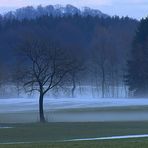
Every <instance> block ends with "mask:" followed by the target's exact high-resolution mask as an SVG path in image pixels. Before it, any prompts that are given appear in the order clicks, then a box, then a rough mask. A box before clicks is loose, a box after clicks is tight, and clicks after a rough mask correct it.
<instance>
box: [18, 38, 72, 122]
mask: <svg viewBox="0 0 148 148" xmlns="http://www.w3.org/2000/svg"><path fill="white" fill-rule="evenodd" d="M19 50H20V54H19V55H21V56H22V57H23V60H24V61H25V63H23V66H22V69H23V73H25V75H24V78H23V83H24V87H25V88H26V91H27V92H32V91H38V92H39V113H40V122H45V117H44V109H43V101H44V96H45V94H47V92H48V91H49V90H51V89H52V88H54V87H56V86H58V85H59V84H60V82H61V81H62V80H63V78H64V77H65V76H66V74H67V73H69V72H70V71H71V70H72V69H74V68H75V67H74V65H75V64H74V61H72V60H71V59H70V58H68V57H69V56H67V54H66V53H65V52H66V50H65V51H64V50H61V49H60V48H57V47H56V46H55V44H51V43H49V42H48V41H45V40H44V41H43V40H31V41H27V42H25V44H23V46H22V48H20V49H19ZM24 58H25V59H24Z"/></svg>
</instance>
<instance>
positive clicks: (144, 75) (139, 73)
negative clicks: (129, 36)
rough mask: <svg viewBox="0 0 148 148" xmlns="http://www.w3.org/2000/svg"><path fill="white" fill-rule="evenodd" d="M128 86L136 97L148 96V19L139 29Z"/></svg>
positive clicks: (130, 62)
mask: <svg viewBox="0 0 148 148" xmlns="http://www.w3.org/2000/svg"><path fill="white" fill-rule="evenodd" d="M126 84H127V85H128V86H129V90H130V91H131V92H132V93H133V94H134V96H135V97H147V96H148V18H146V19H143V20H141V22H140V25H139V27H138V29H137V32H136V36H135V39H134V41H133V49H132V53H131V59H130V60H129V61H128V74H127V75H126Z"/></svg>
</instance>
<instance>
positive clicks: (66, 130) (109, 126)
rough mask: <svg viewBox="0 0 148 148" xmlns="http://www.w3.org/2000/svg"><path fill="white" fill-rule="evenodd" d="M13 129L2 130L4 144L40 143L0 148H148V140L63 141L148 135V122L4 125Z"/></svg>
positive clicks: (0, 138)
mask: <svg viewBox="0 0 148 148" xmlns="http://www.w3.org/2000/svg"><path fill="white" fill-rule="evenodd" d="M1 126H8V127H13V128H10V129H9V128H8V129H0V143H9V142H10V143H11V142H12V143H13V142H33V143H36V144H22V145H20V144H18V145H0V148H5V147H6V148H9V147H12V148H15V147H16V148H19V147H22V148H26V147H27V148H38V147H44V148H46V147H47V148H48V147H49V148H50V147H52V148H58V147H61V148H68V147H70V148H73V147H78V148H81V147H82V148H83V147H84V148H87V147H89V148H91V147H92V148H95V147H101V148H106V147H109V148H112V147H113V148H114V147H117V148H127V147H129V148H140V147H142V148H145V147H148V138H139V139H127V140H125V139H124V140H108V141H89V142H61V143H59V142H58V141H62V140H69V139H78V138H95V137H108V136H121V135H134V134H148V122H107V123H106V122H101V123H99V122H98V123H91V122H90V123H46V124H39V123H38V124H37V123H36V124H2V125H1Z"/></svg>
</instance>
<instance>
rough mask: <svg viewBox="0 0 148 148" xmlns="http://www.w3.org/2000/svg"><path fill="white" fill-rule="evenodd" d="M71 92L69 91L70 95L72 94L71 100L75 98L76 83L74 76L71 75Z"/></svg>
mask: <svg viewBox="0 0 148 148" xmlns="http://www.w3.org/2000/svg"><path fill="white" fill-rule="evenodd" d="M72 84H73V86H72V90H71V93H72V98H74V97H75V89H76V81H75V74H73V75H72Z"/></svg>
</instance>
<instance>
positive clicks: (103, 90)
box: [102, 65, 105, 98]
mask: <svg viewBox="0 0 148 148" xmlns="http://www.w3.org/2000/svg"><path fill="white" fill-rule="evenodd" d="M104 97H105V70H104V65H102V98H104Z"/></svg>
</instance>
